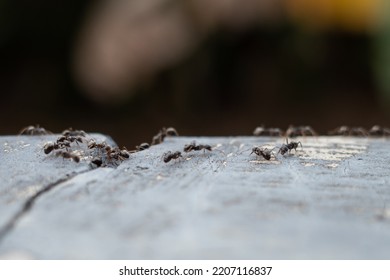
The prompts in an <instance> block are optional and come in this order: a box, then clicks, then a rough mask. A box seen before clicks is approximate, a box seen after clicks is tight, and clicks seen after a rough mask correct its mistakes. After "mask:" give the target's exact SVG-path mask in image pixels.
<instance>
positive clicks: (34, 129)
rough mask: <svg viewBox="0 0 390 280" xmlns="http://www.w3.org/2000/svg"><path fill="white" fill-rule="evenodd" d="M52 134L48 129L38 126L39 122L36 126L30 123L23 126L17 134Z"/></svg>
mask: <svg viewBox="0 0 390 280" xmlns="http://www.w3.org/2000/svg"><path fill="white" fill-rule="evenodd" d="M47 134H52V133H51V132H50V131H48V130H46V129H44V128H43V127H40V126H39V124H37V125H36V126H33V125H30V126H27V127H25V128H23V129H22V130H21V131H20V132H19V135H47Z"/></svg>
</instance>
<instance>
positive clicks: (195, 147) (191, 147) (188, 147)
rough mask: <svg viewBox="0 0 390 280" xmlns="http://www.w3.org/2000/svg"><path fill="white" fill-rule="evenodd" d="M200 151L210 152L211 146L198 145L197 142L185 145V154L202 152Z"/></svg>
mask: <svg viewBox="0 0 390 280" xmlns="http://www.w3.org/2000/svg"><path fill="white" fill-rule="evenodd" d="M200 150H208V151H211V146H210V145H202V144H200V145H196V143H195V141H193V142H191V143H190V144H186V145H184V152H186V153H189V152H191V151H200Z"/></svg>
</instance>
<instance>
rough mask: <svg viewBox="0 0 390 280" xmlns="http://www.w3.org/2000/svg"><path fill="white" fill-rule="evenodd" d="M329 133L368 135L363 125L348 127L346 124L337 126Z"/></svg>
mask: <svg viewBox="0 0 390 280" xmlns="http://www.w3.org/2000/svg"><path fill="white" fill-rule="evenodd" d="M328 134H329V135H340V136H368V132H367V130H365V129H364V128H363V127H348V126H346V125H343V126H340V127H337V128H335V129H333V130H331V131H329V133H328Z"/></svg>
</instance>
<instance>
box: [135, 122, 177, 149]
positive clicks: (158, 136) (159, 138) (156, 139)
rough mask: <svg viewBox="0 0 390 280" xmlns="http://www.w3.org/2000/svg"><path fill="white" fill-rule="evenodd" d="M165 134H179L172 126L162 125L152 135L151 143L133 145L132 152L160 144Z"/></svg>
mask: <svg viewBox="0 0 390 280" xmlns="http://www.w3.org/2000/svg"><path fill="white" fill-rule="evenodd" d="M167 136H179V133H177V131H176V129H175V128H173V127H168V128H165V127H163V128H162V129H160V131H159V132H158V133H157V134H156V135H155V136H153V138H152V142H151V144H149V143H146V142H145V143H141V144H140V145H138V146H135V148H136V150H135V151H132V152H140V151H144V150H146V149H149V148H150V146H153V145H158V144H161V143H162V142H164V139H165V137H167Z"/></svg>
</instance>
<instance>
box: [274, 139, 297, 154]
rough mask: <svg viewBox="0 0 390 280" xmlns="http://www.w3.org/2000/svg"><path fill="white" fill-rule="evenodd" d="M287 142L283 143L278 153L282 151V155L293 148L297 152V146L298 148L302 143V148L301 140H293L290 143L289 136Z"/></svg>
mask: <svg viewBox="0 0 390 280" xmlns="http://www.w3.org/2000/svg"><path fill="white" fill-rule="evenodd" d="M286 143H287V144H282V146H281V147H280V149H279V151H278V154H279V153H281V154H282V155H284V154H285V153H287V152H288V153H290V151H291V150H292V149H294V150H295V152H296V151H297V148H298V145H301V148H303V147H302V143H301V142H300V141H299V142H293V141H291V142H290V143H288V138H286Z"/></svg>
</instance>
